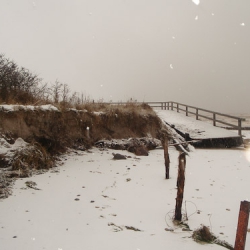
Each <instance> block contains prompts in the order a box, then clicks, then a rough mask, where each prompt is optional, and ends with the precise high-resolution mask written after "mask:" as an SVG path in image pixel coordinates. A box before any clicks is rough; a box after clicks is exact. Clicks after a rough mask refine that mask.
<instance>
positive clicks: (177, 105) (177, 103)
mask: <svg viewBox="0 0 250 250" xmlns="http://www.w3.org/2000/svg"><path fill="white" fill-rule="evenodd" d="M177 112H178V113H179V103H177Z"/></svg>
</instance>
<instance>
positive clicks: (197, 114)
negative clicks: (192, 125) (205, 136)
mask: <svg viewBox="0 0 250 250" xmlns="http://www.w3.org/2000/svg"><path fill="white" fill-rule="evenodd" d="M198 119H199V109H198V108H196V120H198Z"/></svg>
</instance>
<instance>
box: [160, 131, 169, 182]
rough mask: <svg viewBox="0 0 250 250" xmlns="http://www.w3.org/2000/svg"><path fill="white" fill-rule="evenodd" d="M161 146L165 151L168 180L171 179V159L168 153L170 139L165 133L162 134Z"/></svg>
mask: <svg viewBox="0 0 250 250" xmlns="http://www.w3.org/2000/svg"><path fill="white" fill-rule="evenodd" d="M161 144H162V147H163V149H164V160H165V177H166V179H169V168H170V159H169V153H168V138H167V135H166V134H165V133H162V136H161Z"/></svg>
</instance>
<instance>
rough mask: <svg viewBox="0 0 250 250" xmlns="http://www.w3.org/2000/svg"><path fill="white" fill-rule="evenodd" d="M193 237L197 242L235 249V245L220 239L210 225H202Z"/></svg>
mask: <svg viewBox="0 0 250 250" xmlns="http://www.w3.org/2000/svg"><path fill="white" fill-rule="evenodd" d="M192 238H193V239H194V240H195V241H197V242H204V243H210V244H217V245H220V246H222V247H225V248H227V249H231V250H233V249H234V248H233V246H231V245H230V244H229V243H227V242H226V241H222V240H219V239H218V238H217V237H216V236H215V235H214V234H213V233H212V232H211V231H210V229H209V227H207V226H204V225H202V226H201V227H200V228H198V229H196V230H195V231H194V232H193V234H192Z"/></svg>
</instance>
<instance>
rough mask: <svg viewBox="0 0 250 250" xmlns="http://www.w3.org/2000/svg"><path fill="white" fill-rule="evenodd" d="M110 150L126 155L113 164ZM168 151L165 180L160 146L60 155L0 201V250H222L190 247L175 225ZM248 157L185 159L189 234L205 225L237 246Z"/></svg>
mask: <svg viewBox="0 0 250 250" xmlns="http://www.w3.org/2000/svg"><path fill="white" fill-rule="evenodd" d="M113 152H115V153H117V152H119V153H121V154H125V155H128V156H131V158H127V159H126V160H113V159H112V158H113V156H112V153H113ZM169 152H170V160H171V169H170V177H171V178H170V179H169V180H166V179H164V176H165V175H164V158H163V150H162V149H156V150H153V151H150V155H149V156H147V157H145V156H144V157H135V156H134V155H133V154H131V153H129V152H127V151H113V150H103V151H102V150H100V149H97V148H93V149H92V150H91V152H84V153H79V152H77V153H73V152H72V153H71V154H69V155H65V156H64V157H63V158H62V162H64V164H63V165H62V166H61V167H59V168H58V169H53V170H51V171H50V172H48V173H46V174H43V175H37V176H33V177H31V178H28V179H20V180H18V181H16V184H15V186H14V190H13V195H12V196H10V197H9V198H8V199H5V200H2V201H1V202H0V210H1V217H0V243H1V249H4V250H12V249H26V250H29V249H36V250H39V249H50V250H51V249H56V250H60V249H63V250H67V249H70V250H72V249H74V250H78V249H79V250H80V249H88V250H90V249H93V250H94V249H102V250H106V249H107V250H113V249H121V250H123V249H124V250H125V249H126V250H127V249H134V250H138V249H140V250H151V249H157V250H161V249H162V250H163V249H192V250H195V249H197V250H198V249H199V250H200V249H223V248H222V247H221V246H218V245H215V244H205V245H201V244H199V243H196V242H194V241H193V239H192V238H191V234H192V232H185V231H182V229H181V228H180V227H178V226H176V225H174V224H173V223H172V219H171V217H172V215H173V210H174V208H175V198H176V192H177V191H176V177H177V165H178V162H177V158H178V152H177V151H176V150H175V149H174V148H172V147H171V148H170V150H169ZM249 158H250V151H247V150H246V149H227V150H224V149H223V150H218V149H217V150H212V149H210V150H207V149H201V150H200V149H199V150H194V151H193V152H191V153H190V155H189V156H187V166H186V185H185V191H184V201H185V202H184V205H183V209H184V210H186V213H187V216H188V221H187V223H188V224H189V226H190V228H191V229H192V230H194V229H196V228H198V227H200V225H201V224H204V225H206V226H209V227H210V229H211V230H212V232H213V233H214V234H215V235H216V236H219V238H220V239H221V240H226V241H227V242H229V243H230V244H232V245H233V244H234V240H235V234H236V227H237V219H238V212H239V206H240V201H242V200H249V187H250V184H249V176H250V163H249V160H250V159H249ZM26 181H34V182H35V183H36V184H37V186H36V187H37V188H39V189H40V190H35V189H32V188H28V187H27V186H26V185H25V182H26ZM126 227H127V228H126ZM166 228H167V229H171V230H173V231H166V230H165V229H166ZM131 229H132V230H131ZM133 229H134V230H133ZM135 229H139V230H141V231H135ZM248 247H250V238H249V237H248V238H247V243H246V249H248Z"/></svg>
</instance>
